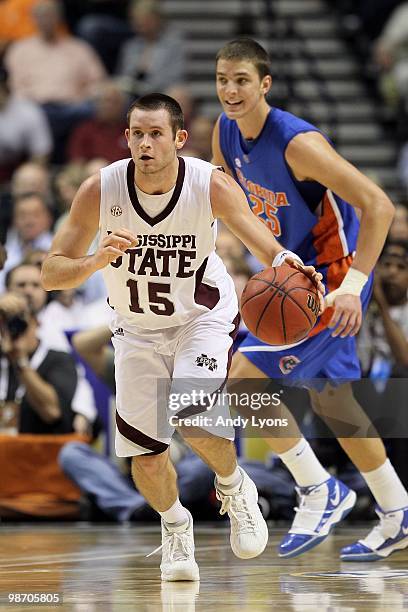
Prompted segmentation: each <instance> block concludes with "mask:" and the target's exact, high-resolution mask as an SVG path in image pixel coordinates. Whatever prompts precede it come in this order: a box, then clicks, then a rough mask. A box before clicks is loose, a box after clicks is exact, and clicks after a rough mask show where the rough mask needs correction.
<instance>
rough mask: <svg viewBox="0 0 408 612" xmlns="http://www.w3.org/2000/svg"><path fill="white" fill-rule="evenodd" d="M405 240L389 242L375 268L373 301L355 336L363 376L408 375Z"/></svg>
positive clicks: (407, 260)
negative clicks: (357, 334) (356, 336)
mask: <svg viewBox="0 0 408 612" xmlns="http://www.w3.org/2000/svg"><path fill="white" fill-rule="evenodd" d="M407 292H408V241H407V240H406V241H389V242H387V243H386V246H385V247H384V251H383V254H382V256H381V258H380V261H379V264H378V265H377V269H376V278H375V283H374V294H373V297H374V304H373V305H372V306H371V307H370V309H369V311H368V313H367V316H366V318H365V320H364V322H363V326H362V329H361V332H360V335H359V337H358V347H359V356H360V360H361V363H362V369H363V372H364V373H365V375H368V376H370V377H371V378H373V379H376V378H378V379H382V380H383V381H384V382H386V381H387V379H388V377H389V376H397V375H401V373H404V375H405V376H407V374H408V299H407Z"/></svg>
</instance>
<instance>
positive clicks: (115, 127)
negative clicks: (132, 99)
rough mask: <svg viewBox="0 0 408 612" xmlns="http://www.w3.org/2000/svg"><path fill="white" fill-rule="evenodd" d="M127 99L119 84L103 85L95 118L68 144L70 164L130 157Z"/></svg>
mask: <svg viewBox="0 0 408 612" xmlns="http://www.w3.org/2000/svg"><path fill="white" fill-rule="evenodd" d="M126 127H127V123H126V120H125V97H124V94H123V93H122V91H121V89H120V88H119V86H118V85H117V84H116V83H115V81H106V82H104V83H102V84H101V85H100V86H99V88H98V92H97V97H96V103H95V116H94V117H92V118H91V119H87V120H85V121H83V122H81V123H79V124H78V125H77V127H76V128H75V129H74V131H73V132H72V134H71V137H70V139H69V142H68V149H67V152H68V155H67V157H68V159H69V160H70V161H85V160H86V161H88V160H92V159H95V158H101V157H102V158H104V159H105V160H107V162H109V163H112V162H114V161H117V160H118V159H123V158H124V157H126V156H127V154H128V147H127V142H126V138H125V129H126Z"/></svg>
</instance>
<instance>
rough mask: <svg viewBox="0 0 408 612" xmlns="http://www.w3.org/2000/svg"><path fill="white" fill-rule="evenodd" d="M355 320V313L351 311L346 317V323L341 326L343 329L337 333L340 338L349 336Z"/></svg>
mask: <svg viewBox="0 0 408 612" xmlns="http://www.w3.org/2000/svg"><path fill="white" fill-rule="evenodd" d="M356 320H357V313H356V312H352V313H351V314H350V316H349V318H348V321H347V324H346V325H345V327H344V328H343V331H342V332H341V333H340V334H339V335H340V338H346V337H347V336H350V334H351V332H352V331H353V329H354V327H355V324H356Z"/></svg>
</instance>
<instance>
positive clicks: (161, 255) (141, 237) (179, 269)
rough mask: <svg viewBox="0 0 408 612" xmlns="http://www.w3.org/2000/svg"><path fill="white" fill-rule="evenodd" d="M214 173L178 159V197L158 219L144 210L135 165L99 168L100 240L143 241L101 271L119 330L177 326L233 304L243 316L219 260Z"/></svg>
mask: <svg viewBox="0 0 408 612" xmlns="http://www.w3.org/2000/svg"><path fill="white" fill-rule="evenodd" d="M214 168H215V166H213V165H212V164H210V163H208V162H205V161H202V160H199V159H195V158H193V157H186V158H183V157H180V158H179V170H178V176H177V181H176V185H175V188H174V191H173V194H172V195H171V197H170V199H169V202H168V203H167V205H166V206H165V208H164V209H163V210H162V211H161V212H160V213H159V214H157V215H156V216H154V217H151V216H150V215H149V214H148V212H147V211H146V210H145V209H144V208H143V206H142V205H141V203H140V202H139V199H138V196H137V192H136V188H135V183H134V171H135V166H134V162H133V160H132V159H123V160H120V161H118V162H115V163H113V164H111V165H110V166H107V167H106V168H102V170H101V205H100V237H101V239H102V238H103V237H105V236H106V235H107V234H108V233H110V232H113V231H115V230H118V229H120V228H126V229H128V230H129V231H130V232H132V233H133V234H134V235H136V236H137V238H138V241H139V242H138V245H137V246H136V247H135V248H132V249H128V250H127V251H126V252H125V253H124V255H123V256H122V257H120V258H119V259H118V260H117V261H116V262H112V263H111V264H110V265H109V266H107V267H106V268H104V270H103V275H104V279H105V283H106V285H107V288H108V294H109V304H110V306H111V307H112V308H113V309H114V310H115V313H116V317H115V325H117V326H121V327H123V328H125V329H128V330H130V331H132V330H134V331H135V332H136V333H137V332H138V331H142V330H156V329H164V328H169V327H174V326H179V325H183V324H184V323H186V322H188V321H191V320H192V319H193V318H195V317H197V316H199V315H200V314H202V313H203V312H208V311H209V310H212V309H216V310H217V309H218V308H219V307H220V306H222V305H223V304H225V300H228V301H229V302H230V303H231V305H232V304H233V303H234V301H235V303H236V312H238V303H237V298H236V295H235V289H234V285H233V282H232V279H231V277H230V276H229V275H228V273H227V271H226V269H225V266H224V264H223V262H222V261H221V259H220V258H219V257H218V255H217V254H216V253H215V239H216V221H215V219H214V217H213V214H212V209H211V202H210V178H211V173H212V171H213V170H214Z"/></svg>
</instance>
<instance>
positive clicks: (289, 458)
mask: <svg viewBox="0 0 408 612" xmlns="http://www.w3.org/2000/svg"><path fill="white" fill-rule="evenodd" d="M257 342H259V341H258V340H256V339H254V338H253V337H252V338H249V341H248V342H247V345H249V346H250V347H251V348H252V347H254V348H255V347H256V343H257ZM317 342H318V340H317V339H313V340H308V341H306V342H305V343H303V344H302V345H299V346H298V347H294V348H291V349H290V350H289V351H288V350H286V351H282V352H280V351H274V350H271V351H270V352H267V351H260V352H257V351H253V350H250V351H247V352H244V353H241V352H240V351H239V352H238V353H237V354H236V355H234V359H233V364H232V367H231V373H232V374H231V378H234V379H235V378H237V379H251V378H252V379H254V378H261V377H265V378H266V377H269V378H282V374H283V372H282V370H281V369H279V367H281V368H283V371H285V368H284V367H283V364H285V363H287V360H289V359H292V360H293V363H297V366H296V367H300V372H302V367H303V366H302V364H303V363H305V362H306V363H307V362H308V361H309V359H308V355H309V353H311V354H312V353H313V352H314V351H315V348H314V345H315V344H316V343H317ZM254 343H255V345H254ZM243 348H244V350H245V347H243ZM289 353H290V354H289ZM266 354H267V357H266V358H265V355H266ZM256 364H257V365H256ZM258 366H259V367H258ZM261 368H262V369H261ZM288 374H289V372H288ZM299 376H300V378H302V374H301V373H300V374H299ZM278 410H279V416H280V415H282V416H284V417H285V418H287V419H288V423H289V427H288V430H289V431H290V434H291V436H290V437H288V438H286V437H285V438H282V437H276V438H272V437H270V438H265V441H266V442H267V443H268V445H269V446H270V448H271V449H272V450H273V451H274V452H275V453H276V454H277V455H278V456H279V458H280V459H281V460H282V462H283V463H284V464H285V465H286V467H287V468H288V470H289V471H290V473H291V474H292V476H293V478H294V480H295V482H296V485H297V486H296V491H297V494H298V498H299V505H298V507H297V508H296V516H295V519H294V521H293V523H292V525H291V527H290V529H289V532H288V534H287V535H286V536H285V537H284V538H283V539H282V541H281V543H280V546H279V556H281V557H295V556H297V555H300V554H302V553H304V552H306V551H307V550H310V549H311V548H314V547H315V546H317V545H318V544H320V542H322V541H323V540H324V539H325V538H326V537H327V536H328V534H329V532H330V530H331V529H332V528H333V527H334V525H336V524H337V523H338V522H339V521H340V520H341V519H342V518H343V517H344V516H346V514H348V512H350V510H351V508H352V507H353V506H354V504H355V500H356V495H355V493H354V491H351V490H350V489H349V488H348V487H346V485H344V484H343V483H342V482H341V481H339V480H337V479H336V478H334V477H332V476H331V475H330V474H329V472H327V470H326V469H325V468H324V467H323V466H322V465H321V463H320V461H319V459H318V458H317V457H316V455H315V453H314V451H313V449H312V448H311V446H310V444H309V443H308V441H307V440H305V438H303V436H302V434H301V433H300V431H299V429H298V427H297V424H296V421H295V419H294V418H293V416H292V415H291V413H290V411H289V410H288V408H286V407H285V406H284V404H283V403H281V404H280V405H279V407H278Z"/></svg>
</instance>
